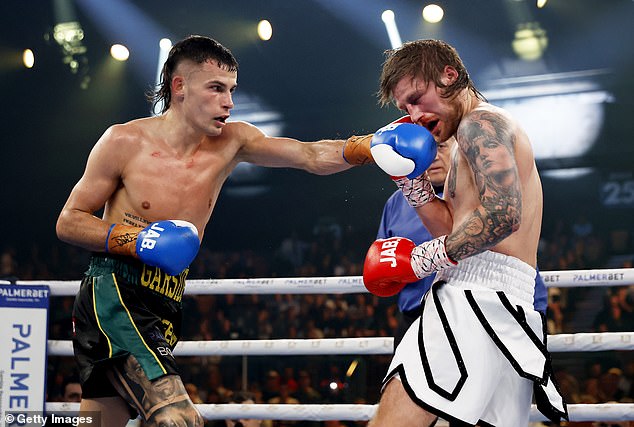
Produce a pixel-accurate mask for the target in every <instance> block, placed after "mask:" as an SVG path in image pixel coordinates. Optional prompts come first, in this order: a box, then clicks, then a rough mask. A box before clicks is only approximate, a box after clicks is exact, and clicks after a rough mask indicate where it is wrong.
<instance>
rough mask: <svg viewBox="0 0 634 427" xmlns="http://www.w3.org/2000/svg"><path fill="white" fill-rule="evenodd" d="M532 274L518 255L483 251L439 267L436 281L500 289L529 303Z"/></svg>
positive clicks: (532, 293)
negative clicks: (449, 265)
mask: <svg viewBox="0 0 634 427" xmlns="http://www.w3.org/2000/svg"><path fill="white" fill-rule="evenodd" d="M536 275H537V272H536V271H535V269H534V268H533V267H531V266H530V265H528V264H526V263H525V262H524V261H521V260H519V259H518V258H515V257H512V256H509V255H504V254H500V253H497V252H491V251H486V252H482V253H480V254H477V255H474V256H471V257H469V258H465V259H463V260H460V261H458V265H457V266H455V267H451V268H446V269H443V270H441V271H439V272H438V273H437V274H436V281H438V280H443V281H445V282H447V283H448V284H450V285H452V286H459V287H464V288H470V289H476V288H478V287H484V288H487V289H493V290H496V291H504V292H505V293H506V294H508V295H512V296H515V297H517V298H519V299H521V300H522V301H525V302H526V303H530V304H531V305H532V304H533V295H534V288H535V276H536Z"/></svg>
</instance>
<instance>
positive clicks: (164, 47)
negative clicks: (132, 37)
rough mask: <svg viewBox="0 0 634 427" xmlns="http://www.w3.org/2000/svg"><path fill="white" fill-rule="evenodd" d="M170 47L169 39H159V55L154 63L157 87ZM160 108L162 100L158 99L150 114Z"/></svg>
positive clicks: (153, 113)
mask: <svg viewBox="0 0 634 427" xmlns="http://www.w3.org/2000/svg"><path fill="white" fill-rule="evenodd" d="M171 49H172V41H171V40H170V39H168V38H165V37H164V38H162V39H161V40H159V56H158V61H157V65H156V79H155V82H156V83H155V85H156V86H155V87H159V86H160V85H161V73H162V71H163V64H165V61H166V60H167V57H168V56H169V53H170V50H171ZM161 110H163V100H160V101H159V102H157V103H156V105H155V106H154V109H153V110H152V115H153V116H156V115H158V114H159V112H160V111H161Z"/></svg>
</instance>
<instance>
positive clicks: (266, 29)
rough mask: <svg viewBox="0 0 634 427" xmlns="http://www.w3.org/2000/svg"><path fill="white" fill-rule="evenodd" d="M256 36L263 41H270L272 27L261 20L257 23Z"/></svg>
mask: <svg viewBox="0 0 634 427" xmlns="http://www.w3.org/2000/svg"><path fill="white" fill-rule="evenodd" d="M258 36H259V37H260V39H262V40H264V41H267V40H270V39H271V37H272V36H273V27H272V26H271V23H270V22H269V21H267V20H266V19H263V20H261V21H260V22H259V23H258Z"/></svg>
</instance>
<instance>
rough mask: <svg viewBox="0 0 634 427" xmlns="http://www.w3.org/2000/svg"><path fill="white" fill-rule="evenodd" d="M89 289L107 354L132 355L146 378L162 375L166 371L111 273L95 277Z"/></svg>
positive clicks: (114, 355) (113, 355)
mask: <svg viewBox="0 0 634 427" xmlns="http://www.w3.org/2000/svg"><path fill="white" fill-rule="evenodd" d="M93 289H94V290H93V292H94V306H95V315H96V317H97V321H98V322H99V325H100V327H101V330H102V332H103V334H104V335H105V336H106V337H107V338H108V341H109V343H110V352H111V355H110V356H111V357H116V356H121V355H125V354H132V355H134V357H136V359H137V360H138V361H139V363H140V364H141V367H142V368H143V371H144V372H145V375H146V376H147V377H148V379H150V380H153V379H156V378H158V377H160V376H162V375H165V374H166V373H167V371H166V370H165V368H164V367H163V365H162V364H161V362H160V360H159V358H158V357H157V356H156V354H155V353H154V352H153V351H152V350H151V349H150V347H148V345H147V343H146V342H145V340H144V339H143V336H142V335H141V333H140V332H139V330H138V329H137V327H136V325H135V323H134V319H133V318H132V315H131V314H130V312H129V311H128V308H127V307H126V306H125V304H124V302H123V301H122V299H121V294H120V293H119V287H118V284H117V279H116V277H115V275H114V274H109V275H105V276H100V277H95V278H94V288H93Z"/></svg>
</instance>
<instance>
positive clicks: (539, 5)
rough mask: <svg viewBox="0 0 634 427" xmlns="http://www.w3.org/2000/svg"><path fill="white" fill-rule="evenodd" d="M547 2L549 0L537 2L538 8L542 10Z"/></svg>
mask: <svg viewBox="0 0 634 427" xmlns="http://www.w3.org/2000/svg"><path fill="white" fill-rule="evenodd" d="M547 2H548V0H537V7H538V8H539V9H541V8H542V7H544V6H546V3H547Z"/></svg>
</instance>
